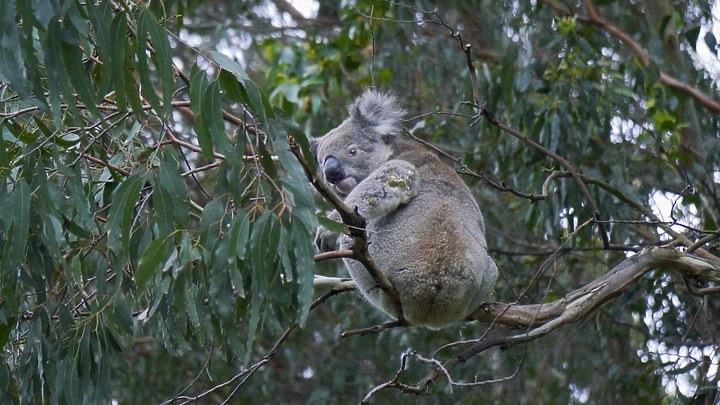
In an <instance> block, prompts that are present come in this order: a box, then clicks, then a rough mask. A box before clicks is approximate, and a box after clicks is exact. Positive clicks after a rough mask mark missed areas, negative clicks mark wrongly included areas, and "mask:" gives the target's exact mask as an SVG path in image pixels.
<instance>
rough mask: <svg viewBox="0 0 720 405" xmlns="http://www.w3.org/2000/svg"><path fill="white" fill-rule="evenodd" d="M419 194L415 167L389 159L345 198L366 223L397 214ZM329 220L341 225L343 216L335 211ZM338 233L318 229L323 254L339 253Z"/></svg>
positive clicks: (318, 243)
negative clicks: (399, 208)
mask: <svg viewBox="0 0 720 405" xmlns="http://www.w3.org/2000/svg"><path fill="white" fill-rule="evenodd" d="M417 193H418V174H417V170H416V169H415V166H413V165H412V164H411V163H409V162H406V161H404V160H389V161H387V162H385V163H383V164H382V165H380V167H378V168H377V169H375V170H374V171H373V172H372V173H370V175H369V176H368V177H367V178H365V179H364V180H363V181H361V182H360V183H359V184H358V185H357V186H356V187H355V188H354V189H353V190H352V191H351V192H350V194H348V196H347V197H346V198H345V204H347V205H348V207H350V208H352V209H355V208H357V210H358V213H359V214H360V215H361V216H362V217H363V218H365V219H366V220H372V219H375V218H378V217H381V216H383V215H386V214H389V213H391V212H393V211H395V210H396V209H397V208H398V207H399V206H400V205H401V204H406V203H408V202H409V201H410V200H411V199H412V198H413V197H415V196H416V195H417ZM328 218H329V219H331V220H333V221H337V222H340V221H341V219H340V214H339V213H338V212H337V211H333V212H331V213H330V214H329V215H328ZM339 236H340V234H339V233H337V232H333V231H330V230H329V229H327V228H325V227H323V226H318V229H317V234H316V235H315V245H316V246H317V247H318V249H319V250H320V251H321V252H329V251H333V250H337V247H338V237H339Z"/></svg>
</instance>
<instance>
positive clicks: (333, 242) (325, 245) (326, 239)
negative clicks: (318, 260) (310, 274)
mask: <svg viewBox="0 0 720 405" xmlns="http://www.w3.org/2000/svg"><path fill="white" fill-rule="evenodd" d="M338 236H339V234H338V233H337V232H333V231H331V230H329V229H327V228H325V227H324V226H322V225H320V226H318V227H317V231H316V232H315V246H316V247H317V248H318V250H319V251H320V252H332V251H335V250H337V245H338Z"/></svg>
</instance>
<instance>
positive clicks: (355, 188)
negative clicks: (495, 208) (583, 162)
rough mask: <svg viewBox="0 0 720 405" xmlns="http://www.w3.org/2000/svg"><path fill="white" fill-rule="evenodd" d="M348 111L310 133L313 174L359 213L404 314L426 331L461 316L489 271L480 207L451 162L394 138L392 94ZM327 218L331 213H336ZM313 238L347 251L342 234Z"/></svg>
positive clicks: (370, 293) (353, 267) (386, 304)
mask: <svg viewBox="0 0 720 405" xmlns="http://www.w3.org/2000/svg"><path fill="white" fill-rule="evenodd" d="M348 110H349V113H350V117H349V118H347V119H346V120H345V121H343V122H342V124H340V126H338V127H337V128H335V129H333V130H331V131H330V132H328V133H327V134H326V135H324V136H322V137H320V138H313V139H311V149H312V151H313V153H314V155H315V159H316V162H317V166H318V171H319V173H320V175H321V177H322V178H323V179H324V180H325V181H326V182H327V183H329V184H331V185H332V186H333V189H334V191H335V192H336V193H337V194H338V195H339V196H341V197H343V198H344V201H345V203H346V204H347V205H348V206H349V207H350V208H355V209H357V212H358V213H359V214H360V215H361V216H363V217H364V218H365V219H366V220H367V228H366V230H367V233H368V242H369V245H368V250H369V252H370V255H371V256H372V257H373V259H374V260H375V262H376V263H377V264H378V266H379V267H380V268H381V269H382V271H383V273H384V274H385V276H387V278H388V279H389V280H390V282H391V283H392V284H393V286H394V287H395V289H396V290H397V292H398V294H399V297H400V303H401V306H402V310H403V315H404V318H405V319H406V320H407V321H408V322H409V323H410V324H412V325H424V326H427V327H429V328H432V329H439V328H442V327H443V326H446V325H447V324H450V323H453V322H457V321H460V320H462V319H463V318H465V317H466V316H468V315H469V314H470V313H471V312H472V311H473V310H475V309H476V308H477V307H478V306H479V305H480V304H481V303H482V302H483V301H484V300H486V299H487V298H488V297H489V296H490V294H491V293H492V290H493V286H494V284H495V279H496V278H497V266H496V265H495V262H494V261H493V259H492V258H490V256H489V255H488V251H487V244H486V242H485V224H484V220H483V216H482V214H481V212H480V208H479V207H478V205H477V203H476V202H475V199H474V198H473V196H472V194H471V193H470V190H469V189H468V187H467V186H466V185H465V183H463V181H462V180H461V179H460V177H459V176H458V175H457V173H456V172H455V170H453V169H452V168H450V167H449V166H447V165H445V164H444V163H442V162H441V161H440V159H439V158H438V157H437V156H436V155H435V154H434V153H432V152H430V151H428V150H427V149H425V148H423V147H422V146H420V145H419V144H417V143H415V142H411V141H409V140H405V139H402V138H401V137H400V136H399V134H398V132H399V131H398V130H399V121H400V119H401V118H402V116H403V115H404V113H405V112H404V111H403V110H402V109H401V108H400V107H399V106H398V105H397V102H396V99H395V97H393V96H391V95H385V94H382V93H378V92H375V91H370V90H368V91H366V92H365V93H364V94H362V95H361V96H360V97H359V98H358V99H357V100H356V101H355V102H354V103H353V104H352V105H350V107H349V109H348ZM329 217H330V218H331V219H333V220H337V221H339V220H340V216H339V214H338V213H337V212H336V211H333V212H331V213H330V214H329ZM315 244H316V246H317V247H318V249H319V250H320V251H323V252H325V251H332V250H338V249H339V248H340V249H349V248H350V246H352V239H351V238H350V237H349V236H347V235H344V234H338V233H335V232H332V231H330V230H328V229H326V228H324V227H322V226H319V227H318V229H317V233H316V237H315ZM343 260H344V263H345V266H346V267H347V269H348V271H349V272H350V275H351V276H352V278H353V279H354V280H355V282H356V284H357V287H358V289H359V291H360V293H361V294H362V295H363V296H364V297H365V298H366V299H367V300H368V301H370V303H371V304H373V305H374V306H376V307H377V308H379V309H381V310H382V311H384V312H386V313H387V314H388V315H390V316H391V317H393V318H395V319H397V318H398V314H397V310H396V308H395V306H394V305H393V303H392V301H391V299H390V298H389V296H387V294H386V293H385V292H383V291H382V290H381V289H380V288H378V287H377V286H376V284H375V282H374V280H373V279H372V277H371V276H370V274H369V273H368V272H367V270H365V268H364V267H363V265H362V264H361V263H360V262H358V261H356V260H353V259H343Z"/></svg>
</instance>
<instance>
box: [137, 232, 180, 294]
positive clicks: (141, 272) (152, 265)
mask: <svg viewBox="0 0 720 405" xmlns="http://www.w3.org/2000/svg"><path fill="white" fill-rule="evenodd" d="M172 244H173V237H172V235H168V236H162V237H160V238H158V239H155V240H154V241H152V242H150V245H148V247H147V249H145V253H143V255H142V257H141V258H140V262H139V263H138V267H137V270H136V271H135V287H136V288H137V292H138V293H140V292H142V291H143V290H144V289H145V287H147V284H148V282H149V281H150V280H151V279H152V277H153V276H154V275H155V274H157V271H158V269H159V268H160V265H162V264H163V263H164V262H165V260H166V259H167V257H168V251H169V250H170V247H171V246H172Z"/></svg>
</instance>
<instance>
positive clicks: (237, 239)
mask: <svg viewBox="0 0 720 405" xmlns="http://www.w3.org/2000/svg"><path fill="white" fill-rule="evenodd" d="M249 236H250V216H249V215H248V214H247V212H246V211H245V210H242V211H240V212H238V213H237V215H235V218H234V219H233V223H232V226H231V227H230V234H229V235H228V238H229V243H230V248H231V249H233V248H234V252H233V253H234V254H230V255H228V264H233V263H235V260H236V259H239V260H240V261H243V260H245V250H246V246H247V241H248V237H249Z"/></svg>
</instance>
